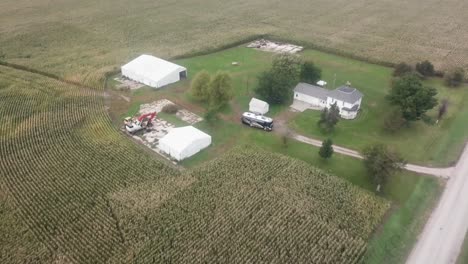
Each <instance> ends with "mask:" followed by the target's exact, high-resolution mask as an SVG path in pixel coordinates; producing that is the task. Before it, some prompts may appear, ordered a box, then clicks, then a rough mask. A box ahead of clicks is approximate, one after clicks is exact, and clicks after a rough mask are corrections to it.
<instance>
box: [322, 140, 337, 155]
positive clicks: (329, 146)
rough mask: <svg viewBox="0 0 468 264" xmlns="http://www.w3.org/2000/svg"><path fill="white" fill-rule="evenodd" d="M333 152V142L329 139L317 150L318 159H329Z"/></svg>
mask: <svg viewBox="0 0 468 264" xmlns="http://www.w3.org/2000/svg"><path fill="white" fill-rule="evenodd" d="M333 152H334V150H333V141H332V140H331V139H329V138H328V139H326V140H324V141H323V142H322V146H321V147H320V150H319V155H320V157H322V158H323V159H329V158H331V156H332V155H333Z"/></svg>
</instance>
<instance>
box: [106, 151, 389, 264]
mask: <svg viewBox="0 0 468 264" xmlns="http://www.w3.org/2000/svg"><path fill="white" fill-rule="evenodd" d="M186 177H187V179H186V180H183V182H185V184H184V185H185V187H184V189H183V190H181V191H179V192H178V193H176V194H174V193H173V192H172V191H170V193H172V195H167V194H164V192H162V191H161V186H140V187H138V189H139V190H140V191H141V192H143V193H145V194H146V195H144V196H143V197H141V199H137V200H135V196H134V195H131V194H132V193H133V191H134V190H132V191H130V192H126V193H124V194H123V193H118V194H114V195H112V196H111V203H112V204H113V207H114V208H115V212H116V214H117V215H118V218H119V219H120V220H121V225H122V226H123V233H124V236H125V238H126V240H127V241H130V243H129V244H131V245H132V248H131V249H130V251H132V252H133V253H132V254H130V256H131V257H132V259H133V261H134V262H135V263H359V262H360V261H361V259H362V256H363V254H364V252H365V250H366V244H367V240H368V239H369V236H370V234H371V232H372V231H373V230H374V229H375V227H376V226H377V225H378V224H379V222H380V221H381V219H382V216H383V214H384V213H385V212H386V211H387V210H388V208H389V203H388V202H386V201H385V200H383V199H381V198H378V197H376V196H374V195H372V194H371V193H368V192H366V191H363V190H361V189H358V188H356V187H354V186H352V185H351V184H350V183H348V182H345V181H343V180H341V179H339V178H337V177H334V176H331V175H328V174H325V173H323V172H321V171H318V170H316V169H314V168H312V167H310V165H307V164H305V163H304V162H301V161H297V160H293V159H291V158H288V157H284V156H281V155H277V154H271V153H268V152H265V151H263V150H260V149H257V148H247V149H240V148H235V149H234V150H232V151H230V152H229V153H228V154H225V155H223V156H222V157H221V158H218V159H217V160H215V161H213V162H210V163H208V164H206V165H203V166H202V167H200V168H197V169H195V170H194V171H192V172H191V175H190V177H189V176H186ZM189 179H190V180H189ZM173 185H174V184H171V186H173ZM178 185H181V184H178ZM172 189H174V188H173V187H170V188H169V190H172ZM151 193H153V194H157V199H156V200H157V201H155V200H154V199H153V198H148V197H151V196H150V194H151ZM145 203H146V204H145ZM135 204H137V205H138V212H131V211H132V208H133V207H134V206H135ZM155 204H156V205H157V206H155Z"/></svg>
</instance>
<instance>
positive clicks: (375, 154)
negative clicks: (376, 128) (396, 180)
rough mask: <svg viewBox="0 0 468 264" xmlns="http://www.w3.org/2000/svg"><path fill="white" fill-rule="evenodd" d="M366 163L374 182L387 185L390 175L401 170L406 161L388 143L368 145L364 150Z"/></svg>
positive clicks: (378, 187)
mask: <svg viewBox="0 0 468 264" xmlns="http://www.w3.org/2000/svg"><path fill="white" fill-rule="evenodd" d="M363 155H364V165H365V167H366V169H367V172H368V175H369V177H370V178H371V180H372V182H373V183H374V184H375V186H377V190H379V189H380V186H383V185H385V183H386V182H387V181H388V179H389V178H390V176H392V175H394V173H395V172H397V171H399V170H401V169H402V168H403V167H404V166H405V164H406V162H405V160H404V159H403V158H402V157H401V156H400V155H399V154H398V153H397V152H395V151H391V150H390V149H389V148H388V147H387V146H386V145H383V144H376V145H373V146H370V147H367V148H366V149H365V150H364V152H363Z"/></svg>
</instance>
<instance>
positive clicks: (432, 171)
mask: <svg viewBox="0 0 468 264" xmlns="http://www.w3.org/2000/svg"><path fill="white" fill-rule="evenodd" d="M290 137H291V138H293V139H295V140H297V141H300V142H303V143H306V144H309V145H312V146H316V147H321V146H322V141H320V140H317V139H313V138H309V137H305V136H302V135H299V134H296V133H294V132H290ZM333 150H334V151H335V152H337V153H340V154H343V155H347V156H351V157H354V158H358V159H363V158H364V157H363V156H362V155H361V154H360V153H359V152H357V151H355V150H352V149H347V148H343V147H340V146H337V145H333ZM467 161H468V160H467ZM405 169H406V170H409V171H413V172H417V173H422V174H427V175H433V176H437V177H441V178H445V179H448V178H450V177H451V175H452V173H453V171H454V169H455V168H453V167H450V168H431V167H423V166H418V165H413V164H407V165H406V166H405ZM467 195H468V193H467Z"/></svg>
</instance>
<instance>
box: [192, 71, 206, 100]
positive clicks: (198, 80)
mask: <svg viewBox="0 0 468 264" xmlns="http://www.w3.org/2000/svg"><path fill="white" fill-rule="evenodd" d="M210 82H211V76H210V74H209V73H208V72H207V71H201V72H199V73H197V74H196V75H195V77H194V78H193V80H192V83H191V85H190V91H191V93H192V96H193V97H194V98H195V99H197V100H199V101H208V97H209V89H210Z"/></svg>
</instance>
